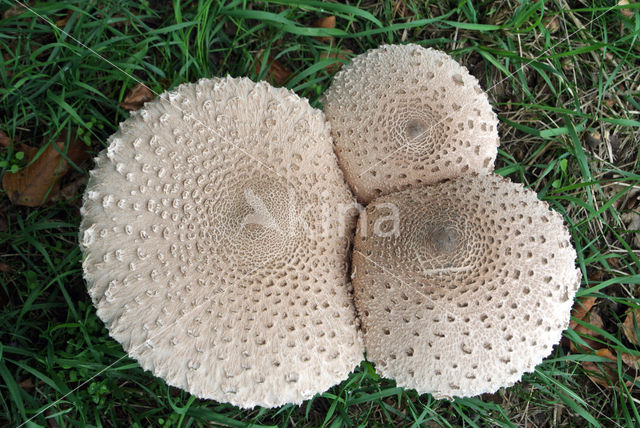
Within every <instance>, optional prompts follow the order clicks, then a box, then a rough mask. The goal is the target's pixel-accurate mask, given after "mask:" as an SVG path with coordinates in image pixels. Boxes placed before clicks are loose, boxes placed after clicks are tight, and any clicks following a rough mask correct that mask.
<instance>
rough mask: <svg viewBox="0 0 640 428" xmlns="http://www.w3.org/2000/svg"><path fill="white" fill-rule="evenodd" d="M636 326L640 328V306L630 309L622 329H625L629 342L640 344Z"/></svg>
mask: <svg viewBox="0 0 640 428" xmlns="http://www.w3.org/2000/svg"><path fill="white" fill-rule="evenodd" d="M634 324H635V325H634ZM636 326H639V327H638V328H640V308H637V309H633V310H629V311H628V312H627V316H626V317H625V319H624V322H623V323H622V331H624V335H625V336H626V337H627V339H628V340H629V342H631V343H633V344H636V345H640V343H638V336H637V335H636Z"/></svg>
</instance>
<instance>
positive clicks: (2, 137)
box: [0, 131, 11, 147]
mask: <svg viewBox="0 0 640 428" xmlns="http://www.w3.org/2000/svg"><path fill="white" fill-rule="evenodd" d="M10 145H11V140H10V139H9V136H8V135H7V134H5V133H4V132H2V131H0V147H9V146H10Z"/></svg>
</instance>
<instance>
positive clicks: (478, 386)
mask: <svg viewBox="0 0 640 428" xmlns="http://www.w3.org/2000/svg"><path fill="white" fill-rule="evenodd" d="M394 210H397V211H396V213H395V214H394ZM365 214H366V215H364V216H361V218H360V220H359V222H358V230H357V231H356V238H355V242H354V253H353V270H354V271H353V274H352V280H353V284H354V290H355V293H354V294H355V301H356V308H357V310H358V313H359V315H360V318H361V322H362V329H363V334H364V341H365V348H366V351H367V357H368V358H369V359H370V360H371V361H373V362H374V363H375V364H376V370H378V372H380V373H381V374H382V375H384V376H386V377H390V378H394V379H396V381H397V384H398V386H403V387H408V388H414V389H416V390H417V391H418V392H419V393H432V394H434V395H435V396H436V397H452V396H459V397H466V396H473V395H478V394H482V393H485V392H494V391H496V390H497V389H498V388H500V387H503V386H509V385H511V384H513V383H515V382H517V381H518V380H519V379H520V378H521V376H522V374H523V373H525V372H530V371H533V369H534V367H535V366H536V365H537V364H539V363H540V362H541V361H542V360H543V358H544V357H546V356H547V355H549V353H550V352H551V349H552V346H553V345H554V344H556V343H558V342H559V340H560V337H561V333H562V331H563V330H564V329H565V328H566V327H567V325H568V322H569V314H570V310H571V306H572V301H573V298H574V296H575V293H576V291H577V288H578V286H579V283H580V277H581V275H580V272H579V271H578V270H577V269H576V268H575V264H574V263H575V258H576V253H575V250H574V249H573V248H572V246H571V244H570V242H569V233H568V231H567V229H566V228H565V227H564V226H563V222H562V218H561V216H560V215H559V214H558V213H556V212H553V211H550V210H549V207H548V205H547V204H546V203H545V202H543V201H540V200H538V199H537V198H536V195H535V193H534V192H532V191H530V190H528V189H524V188H523V187H522V185H520V184H514V183H511V182H510V181H508V180H506V179H503V178H501V177H498V176H495V175H473V176H469V177H464V178H457V179H454V180H451V181H447V182H443V183H439V184H434V185H430V186H425V187H424V188H413V189H408V190H405V191H403V192H399V193H395V194H391V195H388V196H384V197H381V198H378V199H376V200H374V201H373V202H372V203H371V204H370V205H369V206H368V207H367V209H366V213H365ZM394 219H396V220H395V223H394ZM394 224H395V226H394Z"/></svg>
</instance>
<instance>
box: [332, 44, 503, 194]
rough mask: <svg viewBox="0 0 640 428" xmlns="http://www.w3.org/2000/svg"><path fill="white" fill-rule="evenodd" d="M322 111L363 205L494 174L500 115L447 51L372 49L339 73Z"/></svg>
mask: <svg viewBox="0 0 640 428" xmlns="http://www.w3.org/2000/svg"><path fill="white" fill-rule="evenodd" d="M323 104H324V112H325V114H326V115H327V119H328V120H329V122H330V123H331V134H332V136H333V139H334V141H335V145H336V153H337V155H338V161H339V163H340V166H341V167H342V170H343V171H344V173H345V177H346V179H347V182H348V183H349V185H350V186H351V189H352V190H353V192H354V193H355V195H356V197H357V198H358V200H360V201H361V202H364V203H366V202H369V201H370V200H371V199H373V198H374V197H377V196H380V195H386V194H388V193H391V192H394V191H398V190H403V189H406V188H408V187H409V186H413V185H416V184H430V183H436V182H438V181H441V180H443V179H447V178H453V177H457V176H459V175H461V174H464V173H469V172H489V171H492V170H493V162H494V160H495V157H496V152H497V147H498V145H499V140H498V131H497V125H498V121H497V118H496V115H495V114H494V113H493V111H492V110H491V106H490V105H489V101H488V99H487V96H486V94H485V93H484V92H483V91H482V89H481V88H480V86H479V85H478V81H477V80H476V78H475V77H473V76H471V75H470V74H469V72H468V71H467V69H466V68H465V67H463V66H461V65H460V64H458V63H457V62H456V61H455V60H453V58H451V57H450V56H448V55H447V54H445V53H444V52H441V51H437V50H433V49H425V48H423V47H420V46H418V45H411V44H410V45H387V46H382V47H380V48H377V49H373V50H370V51H368V52H366V53H364V54H362V55H360V56H358V57H356V58H355V59H354V60H353V61H352V62H351V63H350V64H349V65H347V66H345V67H344V68H343V69H342V71H340V72H339V73H338V74H336V76H335V78H334V80H333V83H332V85H331V87H330V88H329V89H328V90H327V92H326V94H325V98H324V102H323Z"/></svg>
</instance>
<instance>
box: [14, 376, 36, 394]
mask: <svg viewBox="0 0 640 428" xmlns="http://www.w3.org/2000/svg"><path fill="white" fill-rule="evenodd" d="M18 386H19V387H20V388H22V389H24V390H25V391H27V392H30V391H32V390H33V388H35V387H36V386H35V385H34V383H33V381H32V380H31V378H26V379H25V380H23V381H21V382H20V383H19V384H18Z"/></svg>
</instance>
